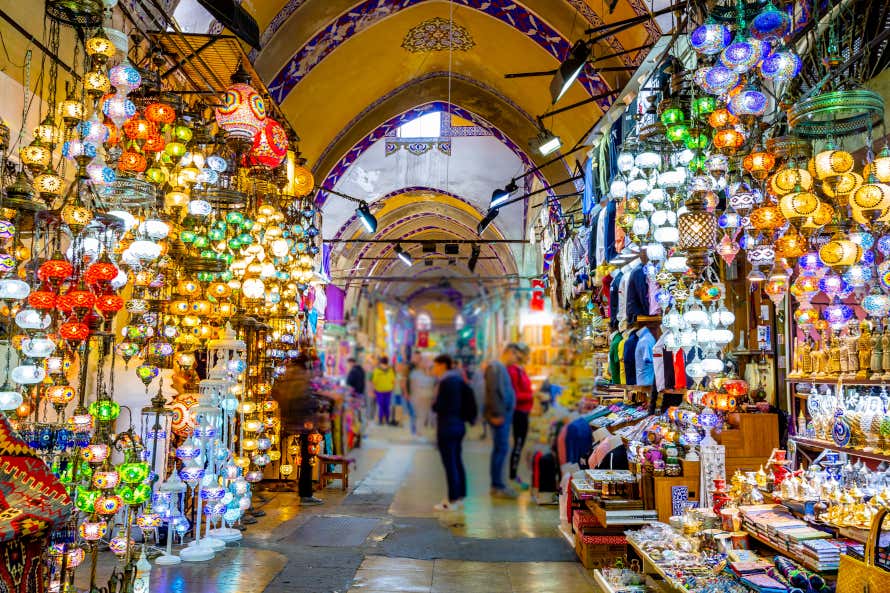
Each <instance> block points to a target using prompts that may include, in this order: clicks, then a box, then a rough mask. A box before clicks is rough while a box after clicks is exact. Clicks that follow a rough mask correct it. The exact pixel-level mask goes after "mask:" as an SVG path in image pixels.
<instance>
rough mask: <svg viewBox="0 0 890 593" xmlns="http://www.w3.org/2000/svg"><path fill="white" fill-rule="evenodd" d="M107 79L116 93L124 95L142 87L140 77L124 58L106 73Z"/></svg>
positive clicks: (137, 71)
mask: <svg viewBox="0 0 890 593" xmlns="http://www.w3.org/2000/svg"><path fill="white" fill-rule="evenodd" d="M108 78H109V79H110V80H111V84H112V85H114V88H115V89H117V92H118V93H121V94H124V95H126V94H128V93H131V92H133V91H135V90H136V89H138V88H139V87H140V86H141V85H142V75H141V74H139V70H137V69H136V68H134V67H133V65H132V64H131V63H130V61H129V60H128V59H126V58H124V61H123V62H121V63H120V64H118V65H117V66H115V67H114V68H111V69H110V70H109V71H108Z"/></svg>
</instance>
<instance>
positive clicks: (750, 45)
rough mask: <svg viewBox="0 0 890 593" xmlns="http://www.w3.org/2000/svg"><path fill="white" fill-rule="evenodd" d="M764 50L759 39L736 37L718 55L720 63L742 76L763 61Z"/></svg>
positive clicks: (764, 46)
mask: <svg viewBox="0 0 890 593" xmlns="http://www.w3.org/2000/svg"><path fill="white" fill-rule="evenodd" d="M766 48H767V46H766V44H765V43H764V42H763V41H761V40H759V39H756V38H751V37H744V36H737V37H736V38H735V40H733V42H732V43H730V44H729V45H727V46H726V48H725V49H724V50H723V51H722V52H721V53H720V63H721V64H723V66H724V67H726V68H728V69H729V70H731V71H732V72H734V73H736V74H744V73H746V72H748V70H750V69H751V68H753V67H754V66H756V65H757V63H758V62H760V60H761V59H763V55H764V50H765V49H766ZM727 90H728V89H727Z"/></svg>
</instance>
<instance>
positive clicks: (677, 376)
mask: <svg viewBox="0 0 890 593" xmlns="http://www.w3.org/2000/svg"><path fill="white" fill-rule="evenodd" d="M674 389H686V355H685V354H683V351H682V350H677V351H676V352H674Z"/></svg>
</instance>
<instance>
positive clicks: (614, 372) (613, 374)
mask: <svg viewBox="0 0 890 593" xmlns="http://www.w3.org/2000/svg"><path fill="white" fill-rule="evenodd" d="M622 338H623V336H622V335H621V333H620V332H615V333H613V334H612V342H611V343H610V344H609V379H610V380H611V381H612V384H613V385H617V384H619V383H620V382H621V360H620V357H619V356H618V345H619V344H621V340H622Z"/></svg>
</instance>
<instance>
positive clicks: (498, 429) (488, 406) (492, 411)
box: [484, 343, 519, 498]
mask: <svg viewBox="0 0 890 593" xmlns="http://www.w3.org/2000/svg"><path fill="white" fill-rule="evenodd" d="M518 355H519V349H518V346H517V345H516V344H512V343H511V344H507V346H506V347H505V348H504V350H503V351H502V352H501V356H500V358H499V359H497V360H492V361H491V362H490V363H489V364H488V368H487V369H486V370H485V408H484V410H485V411H484V414H485V420H486V421H487V422H488V423H489V424H490V425H491V435H492V440H493V442H494V445H493V447H492V449H491V464H490V466H489V470H490V473H491V495H492V496H494V497H496V498H516V491H515V490H513V489H512V488H509V487H508V486H507V484H506V483H505V481H504V466H505V464H506V462H507V456H508V455H509V453H510V428H511V425H512V423H513V410H514V409H515V407H516V393H515V392H514V391H513V383H512V381H510V372H509V371H508V370H507V367H509V366H510V365H513V364H516V361H517V360H518Z"/></svg>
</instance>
